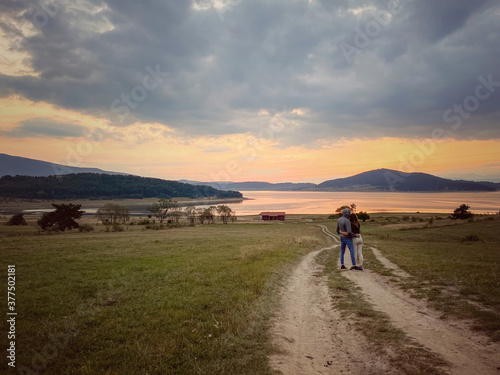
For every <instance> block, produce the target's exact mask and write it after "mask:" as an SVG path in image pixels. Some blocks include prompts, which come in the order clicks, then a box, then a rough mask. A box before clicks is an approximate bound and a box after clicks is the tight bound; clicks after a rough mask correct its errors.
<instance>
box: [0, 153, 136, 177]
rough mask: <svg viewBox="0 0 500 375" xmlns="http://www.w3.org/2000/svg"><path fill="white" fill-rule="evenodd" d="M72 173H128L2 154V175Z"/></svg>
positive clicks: (0, 170) (0, 167) (0, 162)
mask: <svg viewBox="0 0 500 375" xmlns="http://www.w3.org/2000/svg"><path fill="white" fill-rule="evenodd" d="M70 173H104V174H127V173H119V172H108V171H103V170H102V169H99V168H80V167H70V166H67V165H62V164H56V163H50V162H47V161H42V160H35V159H28V158H23V157H20V156H11V155H7V154H0V177H2V176H6V175H10V176H16V175H21V176H53V175H65V174H70Z"/></svg>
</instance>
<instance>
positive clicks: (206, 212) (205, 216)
mask: <svg viewBox="0 0 500 375" xmlns="http://www.w3.org/2000/svg"><path fill="white" fill-rule="evenodd" d="M216 210H217V207H215V206H210V207H208V208H202V209H200V210H199V211H198V212H199V216H198V219H199V220H200V223H201V224H203V222H204V221H205V220H207V221H208V222H209V223H211V224H213V223H214V212H215V211H216Z"/></svg>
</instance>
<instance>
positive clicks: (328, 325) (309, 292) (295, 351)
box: [270, 245, 388, 375]
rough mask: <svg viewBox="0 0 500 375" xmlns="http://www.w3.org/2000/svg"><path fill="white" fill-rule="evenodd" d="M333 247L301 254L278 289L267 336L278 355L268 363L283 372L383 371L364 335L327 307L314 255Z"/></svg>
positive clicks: (324, 285)
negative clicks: (278, 303) (274, 315)
mask: <svg viewBox="0 0 500 375" xmlns="http://www.w3.org/2000/svg"><path fill="white" fill-rule="evenodd" d="M338 246H339V245H334V246H331V247H327V248H324V249H321V250H317V251H314V252H311V253H309V254H307V255H306V256H305V258H304V259H303V260H302V262H301V263H300V264H299V266H298V267H297V268H296V269H295V270H294V272H293V273H292V275H291V277H290V279H289V281H288V284H287V285H286V286H285V288H284V289H283V291H282V295H281V301H282V305H281V309H280V313H279V315H278V316H277V318H276V319H275V320H274V321H273V328H272V335H273V337H274V340H275V343H276V344H277V345H278V346H279V347H280V348H281V349H282V351H283V353H282V354H279V355H274V356H271V358H270V363H271V367H272V368H274V369H276V370H279V371H281V372H282V373H283V374H294V375H296V374H307V375H309V374H339V373H342V372H343V373H350V374H365V373H380V374H382V373H386V372H387V371H385V370H386V369H387V367H388V366H387V364H386V363H384V362H383V361H381V360H379V359H377V358H375V357H374V356H373V355H372V354H370V353H369V350H368V346H367V344H366V342H365V340H364V338H363V337H361V336H360V335H359V334H358V333H356V332H355V331H354V330H353V329H352V328H351V327H350V325H349V323H348V322H347V321H345V320H342V319H341V317H340V313H339V312H338V311H336V310H334V309H333V308H332V303H331V299H330V295H329V291H328V286H327V279H326V277H325V276H322V267H321V266H319V265H317V264H316V261H315V258H316V256H317V255H318V254H319V253H320V252H322V251H324V250H326V251H332V250H333V249H335V248H337V247H338Z"/></svg>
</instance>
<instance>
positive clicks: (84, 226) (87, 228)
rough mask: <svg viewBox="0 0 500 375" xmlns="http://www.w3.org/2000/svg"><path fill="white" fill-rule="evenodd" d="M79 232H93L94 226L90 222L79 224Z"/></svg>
mask: <svg viewBox="0 0 500 375" xmlns="http://www.w3.org/2000/svg"><path fill="white" fill-rule="evenodd" d="M78 230H79V231H80V232H93V231H94V226H93V225H91V224H80V227H79V228H78Z"/></svg>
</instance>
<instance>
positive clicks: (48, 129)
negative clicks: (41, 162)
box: [1, 119, 86, 138]
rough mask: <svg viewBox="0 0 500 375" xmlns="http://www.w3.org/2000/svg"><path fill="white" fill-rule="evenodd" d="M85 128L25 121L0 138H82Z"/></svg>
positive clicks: (3, 133)
mask: <svg viewBox="0 0 500 375" xmlns="http://www.w3.org/2000/svg"><path fill="white" fill-rule="evenodd" d="M85 131H86V128H84V127H83V126H80V125H76V124H68V123H59V122H55V121H47V120H44V119H31V120H26V121H23V122H22V123H20V124H19V125H18V126H16V127H15V128H14V129H12V130H9V131H4V132H2V133H1V134H2V136H7V137H13V138H30V137H54V138H68V137H70V138H73V137H76V138H78V137H82V136H83V135H84V134H85Z"/></svg>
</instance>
